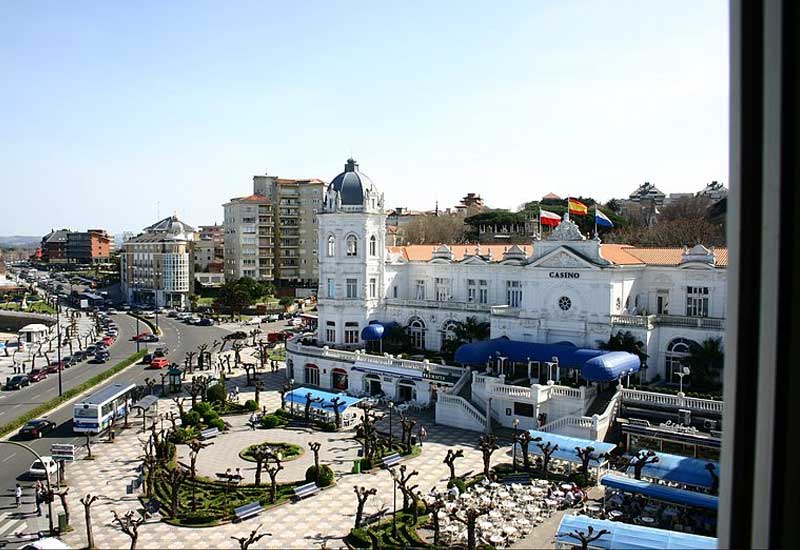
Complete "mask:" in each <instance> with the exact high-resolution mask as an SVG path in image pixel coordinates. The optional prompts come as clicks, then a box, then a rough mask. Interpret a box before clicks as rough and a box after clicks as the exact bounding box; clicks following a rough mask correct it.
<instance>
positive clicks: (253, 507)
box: [233, 502, 264, 521]
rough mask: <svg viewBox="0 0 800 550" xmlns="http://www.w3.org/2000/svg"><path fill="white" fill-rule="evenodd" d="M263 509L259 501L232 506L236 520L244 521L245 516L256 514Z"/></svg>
mask: <svg viewBox="0 0 800 550" xmlns="http://www.w3.org/2000/svg"><path fill="white" fill-rule="evenodd" d="M263 511H264V509H263V508H262V507H261V503H260V502H251V503H250V504H245V505H244V506H239V507H238V508H234V509H233V514H234V515H235V516H236V521H244V520H246V519H247V518H251V517H253V516H257V515H258V514H260V513H261V512H263Z"/></svg>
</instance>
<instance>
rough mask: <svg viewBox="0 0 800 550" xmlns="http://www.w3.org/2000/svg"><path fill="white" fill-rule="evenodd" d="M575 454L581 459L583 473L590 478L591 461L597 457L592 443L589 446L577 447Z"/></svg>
mask: <svg viewBox="0 0 800 550" xmlns="http://www.w3.org/2000/svg"><path fill="white" fill-rule="evenodd" d="M575 454H577V455H578V458H580V459H581V471H582V472H583V475H585V476H586V479H589V461H590V460H592V459H595V458H597V457H596V456H595V455H594V447H592V446H591V445H589V446H588V447H575Z"/></svg>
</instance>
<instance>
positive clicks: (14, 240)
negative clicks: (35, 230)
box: [0, 235, 42, 248]
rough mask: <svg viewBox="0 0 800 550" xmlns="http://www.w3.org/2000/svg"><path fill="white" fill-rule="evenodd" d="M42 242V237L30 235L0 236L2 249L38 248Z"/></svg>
mask: <svg viewBox="0 0 800 550" xmlns="http://www.w3.org/2000/svg"><path fill="white" fill-rule="evenodd" d="M40 242H42V238H41V237H32V236H28V235H10V236H7V237H6V236H2V235H0V247H2V248H36V247H37V246H39V243H40Z"/></svg>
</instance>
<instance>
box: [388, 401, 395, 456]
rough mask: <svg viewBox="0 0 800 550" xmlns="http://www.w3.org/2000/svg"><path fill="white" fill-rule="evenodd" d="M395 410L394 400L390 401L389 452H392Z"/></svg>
mask: <svg viewBox="0 0 800 550" xmlns="http://www.w3.org/2000/svg"><path fill="white" fill-rule="evenodd" d="M393 410H394V401H389V453H391V452H392V411H393Z"/></svg>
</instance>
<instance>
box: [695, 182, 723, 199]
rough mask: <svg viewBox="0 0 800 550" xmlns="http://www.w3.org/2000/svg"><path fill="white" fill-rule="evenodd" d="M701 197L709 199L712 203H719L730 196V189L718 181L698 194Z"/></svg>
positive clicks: (708, 185)
mask: <svg viewBox="0 0 800 550" xmlns="http://www.w3.org/2000/svg"><path fill="white" fill-rule="evenodd" d="M697 196H699V197H707V198H708V199H709V200H711V202H712V203H715V202H718V201H720V200H722V199H724V198H726V197H727V196H728V189H727V188H726V187H725V186H724V185H722V183H720V182H718V181H712V182H711V183H709V184H707V185H706V186H705V188H704V189H703V190H702V191H700V192H699V193H697Z"/></svg>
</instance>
